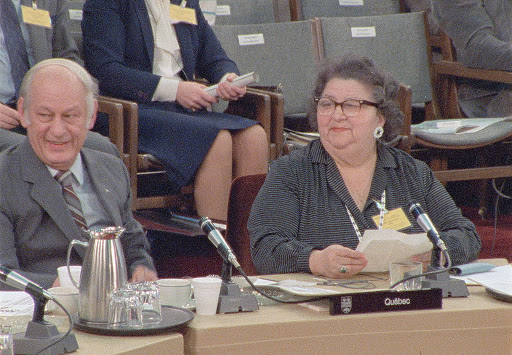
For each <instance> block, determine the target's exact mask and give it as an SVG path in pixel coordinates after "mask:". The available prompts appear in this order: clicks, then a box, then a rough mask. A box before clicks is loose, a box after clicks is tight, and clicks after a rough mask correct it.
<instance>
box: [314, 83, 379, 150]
mask: <svg viewBox="0 0 512 355" xmlns="http://www.w3.org/2000/svg"><path fill="white" fill-rule="evenodd" d="M321 97H323V98H328V99H331V100H332V101H334V102H336V103H342V102H344V101H346V100H349V99H352V100H366V101H370V102H375V100H374V98H373V97H372V93H371V91H370V90H369V89H368V88H367V87H365V86H364V85H363V84H361V83H360V82H358V81H357V80H354V79H340V78H333V79H331V80H330V81H328V82H327V85H326V86H325V88H324V91H323V93H322V95H321ZM324 101H325V100H324ZM353 103H355V104H356V105H355V106H356V107H355V108H354V107H353V106H354V105H352V108H349V107H348V106H347V105H348V103H347V104H345V106H344V111H345V112H343V110H342V109H341V106H340V105H336V106H335V108H334V112H332V114H325V113H323V114H322V111H323V110H321V109H320V104H319V105H317V121H318V132H319V133H320V140H321V142H322V144H323V145H324V147H325V149H326V150H327V151H328V152H329V153H330V154H333V153H335V152H336V151H339V150H343V149H346V148H349V149H356V150H355V151H356V152H362V149H364V150H366V149H374V150H375V145H376V140H375V138H374V136H373V132H374V130H375V128H376V127H378V126H380V127H382V126H384V122H385V119H384V117H382V115H380V114H379V113H378V110H377V108H376V107H374V106H371V105H369V104H365V103H363V104H361V105H360V109H359V110H357V106H358V105H359V103H357V102H353ZM331 106H332V105H331ZM327 111H329V110H327ZM358 111H359V112H358ZM347 113H348V115H347Z"/></svg>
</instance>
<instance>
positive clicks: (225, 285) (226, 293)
mask: <svg viewBox="0 0 512 355" xmlns="http://www.w3.org/2000/svg"><path fill="white" fill-rule="evenodd" d="M258 309H259V306H258V300H257V299H256V296H255V295H253V294H250V293H242V292H240V287H238V285H237V284H236V283H234V282H233V281H222V286H221V289H220V296H219V305H218V307H217V313H236V312H252V311H257V310H258Z"/></svg>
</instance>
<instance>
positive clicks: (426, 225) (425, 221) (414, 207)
mask: <svg viewBox="0 0 512 355" xmlns="http://www.w3.org/2000/svg"><path fill="white" fill-rule="evenodd" d="M409 213H410V214H412V215H413V217H414V218H416V222H418V224H419V225H420V227H421V228H422V229H423V230H424V231H425V232H427V237H428V239H430V241H431V242H432V244H434V246H436V247H437V248H439V249H440V250H441V251H445V250H446V245H445V244H444V242H443V240H442V239H441V237H440V236H439V232H438V231H437V229H436V227H435V226H434V223H432V221H431V220H430V217H429V216H428V215H427V214H426V213H425V211H424V210H423V207H421V205H420V204H419V203H411V205H410V207H409Z"/></svg>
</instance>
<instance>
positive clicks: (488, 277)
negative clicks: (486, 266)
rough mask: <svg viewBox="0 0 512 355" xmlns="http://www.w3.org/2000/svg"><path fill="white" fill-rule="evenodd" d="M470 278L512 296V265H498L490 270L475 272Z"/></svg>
mask: <svg viewBox="0 0 512 355" xmlns="http://www.w3.org/2000/svg"><path fill="white" fill-rule="evenodd" d="M468 277H469V279H471V280H473V281H475V282H478V283H479V284H480V285H482V286H485V287H487V288H489V289H491V290H493V291H496V292H498V293H502V294H505V295H509V296H512V266H511V265H506V266H498V267H495V268H494V269H492V270H491V271H488V272H482V273H479V274H473V275H470V276H468Z"/></svg>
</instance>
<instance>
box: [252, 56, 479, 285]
mask: <svg viewBox="0 0 512 355" xmlns="http://www.w3.org/2000/svg"><path fill="white" fill-rule="evenodd" d="M397 93H398V83H397V82H396V81H395V80H394V79H393V78H391V77H390V76H389V75H387V74H386V73H383V72H381V71H380V70H379V69H378V68H377V67H375V65H374V64H373V62H372V61H371V60H370V59H369V58H364V57H363V58H359V57H350V56H349V57H344V58H342V59H338V60H336V61H332V62H327V63H325V64H324V65H323V67H322V68H321V70H320V73H319V75H318V77H317V80H316V83H315V88H314V92H313V99H311V110H310V113H309V118H310V123H311V124H312V127H315V128H317V129H318V132H319V134H320V139H319V140H315V141H313V142H311V143H310V144H309V145H307V146H306V147H304V148H302V149H300V150H297V151H293V152H292V153H291V154H290V155H289V156H284V157H281V158H280V159H278V160H277V161H275V163H273V164H272V165H271V167H270V171H269V173H268V175H267V178H266V181H265V183H264V185H263V187H262V188H261V190H260V192H259V194H258V196H257V198H256V200H255V202H254V204H253V207H252V210H251V214H250V218H249V222H248V229H249V232H250V235H251V247H252V248H251V252H252V258H253V262H254V265H255V266H256V269H257V270H258V271H259V272H260V273H263V274H272V273H293V272H310V273H313V274H315V275H322V276H325V277H329V278H342V277H347V276H352V275H354V274H356V273H358V272H360V271H361V270H363V269H364V267H365V266H366V264H367V260H366V259H365V256H364V255H363V254H362V253H360V252H357V251H355V250H354V249H355V248H356V247H357V245H358V242H359V240H360V239H361V237H362V235H363V233H364V231H365V230H366V229H377V228H380V227H384V228H389V227H387V226H386V218H385V217H386V214H385V213H384V209H383V208H379V204H380V205H382V206H381V207H384V208H385V209H387V210H388V211H392V210H395V209H402V210H403V213H404V216H403V218H404V219H406V218H408V220H409V222H410V223H411V225H410V226H409V227H407V228H405V229H401V231H402V232H404V233H420V232H422V229H421V227H420V226H419V225H418V224H417V223H416V221H415V220H414V218H413V217H411V216H408V206H409V204H410V202H417V203H420V204H421V205H422V206H423V208H424V209H425V211H426V212H427V213H428V214H429V215H430V218H431V219H432V221H433V223H434V224H435V225H436V226H437V228H438V230H439V232H440V234H441V237H442V239H443V240H444V242H445V243H446V245H447V248H448V252H449V253H450V256H451V259H452V261H453V263H454V264H460V263H466V262H468V261H471V260H474V259H476V257H477V255H478V252H479V251H480V246H481V243H480V238H479V237H478V235H477V233H476V231H475V226H474V225H473V223H471V222H470V221H469V220H468V219H466V218H464V217H463V216H462V215H461V213H460V210H459V209H458V208H457V206H455V203H454V201H453V200H452V198H451V197H450V196H449V194H448V192H447V191H446V190H445V188H444V187H443V185H442V184H441V183H440V182H439V181H438V180H436V179H435V177H434V175H433V174H432V171H431V170H430V169H429V167H428V166H427V165H426V164H425V163H424V162H421V161H418V160H415V159H413V158H412V157H411V156H410V155H408V154H406V153H405V152H404V151H402V150H399V149H395V148H391V147H388V146H386V144H385V142H389V141H390V140H392V139H393V138H395V137H396V136H397V135H398V132H399V129H400V126H401V125H402V121H403V114H402V113H401V111H400V110H399V108H398V105H397V103H396V102H395V99H396V97H397ZM381 213H382V214H383V215H382V217H383V223H382V225H381V222H380V218H379V216H380V215H381ZM375 216H377V219H376V221H375V220H374V219H373V218H374V217H375ZM417 258H418V259H420V260H421V261H423V262H428V261H429V258H430V253H427V254H425V255H421V256H417Z"/></svg>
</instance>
